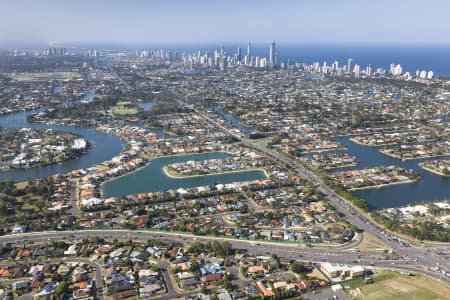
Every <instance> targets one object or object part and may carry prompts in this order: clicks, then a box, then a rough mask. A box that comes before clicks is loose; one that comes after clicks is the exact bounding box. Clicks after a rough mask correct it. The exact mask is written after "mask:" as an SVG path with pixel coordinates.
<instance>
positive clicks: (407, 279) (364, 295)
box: [343, 270, 450, 300]
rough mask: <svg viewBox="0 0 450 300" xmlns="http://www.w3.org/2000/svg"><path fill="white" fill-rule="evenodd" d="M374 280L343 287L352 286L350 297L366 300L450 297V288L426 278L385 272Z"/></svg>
mask: <svg viewBox="0 0 450 300" xmlns="http://www.w3.org/2000/svg"><path fill="white" fill-rule="evenodd" d="M373 279H374V282H373V283H370V284H364V280H363V279H357V280H353V281H352V282H349V283H345V284H343V286H347V285H349V286H350V289H349V290H347V292H348V294H349V295H350V296H353V297H354V298H355V299H365V300H385V299H395V300H411V299H416V300H431V299H449V298H448V295H450V288H448V287H447V286H445V285H444V284H443V283H441V282H438V281H435V280H432V279H430V278H428V277H425V276H420V275H414V276H407V275H401V274H400V273H399V272H398V271H384V270H383V271H377V273H376V274H375V275H374V276H373Z"/></svg>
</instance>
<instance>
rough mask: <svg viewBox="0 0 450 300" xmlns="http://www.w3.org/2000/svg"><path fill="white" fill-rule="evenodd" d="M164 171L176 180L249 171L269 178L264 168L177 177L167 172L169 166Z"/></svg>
mask: <svg viewBox="0 0 450 300" xmlns="http://www.w3.org/2000/svg"><path fill="white" fill-rule="evenodd" d="M162 170H163V171H164V174H166V176H167V177H170V178H174V179H185V178H195V177H206V176H212V175H222V174H231V173H242V172H247V171H262V172H263V173H264V176H266V178H269V174H267V171H266V170H265V169H263V168H249V169H238V170H231V171H224V172H217V173H210V174H202V175H187V176H182V175H180V176H177V175H172V174H170V172H168V171H167V165H165V166H164V167H163V168H162Z"/></svg>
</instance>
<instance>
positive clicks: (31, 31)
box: [0, 0, 450, 45]
mask: <svg viewBox="0 0 450 300" xmlns="http://www.w3.org/2000/svg"><path fill="white" fill-rule="evenodd" d="M449 12H450V0H222V1H219V0H148V1H144V0H120V1H119V0H64V1H63V0H0V45H1V44H4V45H6V44H14V43H22V44H31V43H44V44H48V43H50V42H54V43H62V44H64V43H94V44H95V43H98V44H107V43H114V44H145V45H151V44H197V43H216V42H217V41H223V42H239V43H240V42H246V41H253V42H257V43H258V42H267V41H271V40H276V41H277V42H278V43H280V42H281V43H414V44H418V43H425V44H450V18H449V17H448V16H447V15H448V13H449Z"/></svg>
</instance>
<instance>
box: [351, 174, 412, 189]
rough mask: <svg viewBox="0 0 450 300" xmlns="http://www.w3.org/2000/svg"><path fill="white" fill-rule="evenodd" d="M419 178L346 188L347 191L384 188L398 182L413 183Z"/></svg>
mask: <svg viewBox="0 0 450 300" xmlns="http://www.w3.org/2000/svg"><path fill="white" fill-rule="evenodd" d="M419 179H420V177H419V178H417V179H414V180H413V179H410V180H406V181H398V182H392V183H384V184H378V185H371V186H366V187H360V188H351V189H348V191H349V192H355V191H363V190H370V189H379V188H384V187H388V186H392V185H398V184H404V183H413V182H416V181H418V180H419Z"/></svg>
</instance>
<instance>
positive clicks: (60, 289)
mask: <svg viewBox="0 0 450 300" xmlns="http://www.w3.org/2000/svg"><path fill="white" fill-rule="evenodd" d="M68 289H69V285H68V284H67V282H65V281H61V282H60V283H59V284H58V286H57V287H56V290H55V297H56V299H59V300H62V299H64V295H65V294H66V293H67V290H68Z"/></svg>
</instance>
